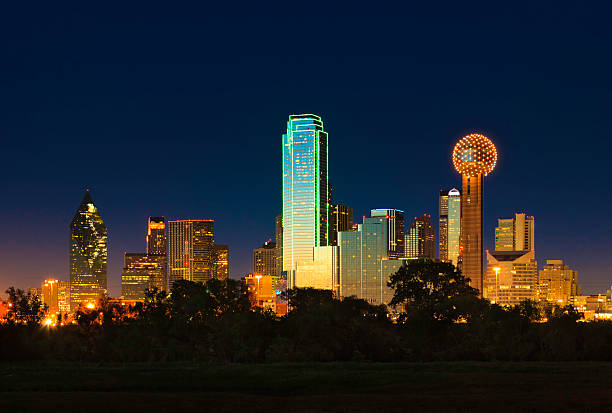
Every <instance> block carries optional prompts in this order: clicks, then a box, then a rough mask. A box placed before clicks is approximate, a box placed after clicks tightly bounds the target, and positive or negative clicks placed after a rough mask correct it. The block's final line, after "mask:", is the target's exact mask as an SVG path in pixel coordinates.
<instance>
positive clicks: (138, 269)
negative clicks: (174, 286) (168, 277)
mask: <svg viewBox="0 0 612 413" xmlns="http://www.w3.org/2000/svg"><path fill="white" fill-rule="evenodd" d="M123 259H124V266H123V271H122V273H121V295H122V296H123V298H125V299H126V300H144V298H145V290H146V289H148V288H154V287H157V288H158V289H159V290H160V291H165V290H166V287H163V288H162V286H160V282H159V280H161V279H165V274H166V256H165V255H162V254H146V253H145V254H143V253H125V254H124V258H123Z"/></svg>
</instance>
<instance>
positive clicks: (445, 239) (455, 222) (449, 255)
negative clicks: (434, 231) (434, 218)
mask: <svg viewBox="0 0 612 413" xmlns="http://www.w3.org/2000/svg"><path fill="white" fill-rule="evenodd" d="M438 204H439V208H440V209H439V211H440V213H439V218H438V223H439V226H438V231H439V234H438V248H439V250H438V251H439V255H438V257H439V258H440V260H441V261H448V262H450V263H452V264H453V265H455V266H456V265H457V264H458V262H459V247H460V245H461V192H459V190H457V189H455V188H453V189H451V190H450V191H444V190H443V191H440V198H439V202H438Z"/></svg>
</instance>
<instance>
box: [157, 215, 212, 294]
mask: <svg viewBox="0 0 612 413" xmlns="http://www.w3.org/2000/svg"><path fill="white" fill-rule="evenodd" d="M213 226H214V220H212V219H186V220H179V221H169V222H168V276H169V277H168V278H169V287H170V288H172V284H173V283H174V282H176V281H178V280H189V281H194V282H202V283H205V282H206V281H208V280H210V279H211V278H213V276H214V264H215V262H214V245H215V242H214V235H213Z"/></svg>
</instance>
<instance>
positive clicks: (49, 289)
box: [42, 280, 60, 314]
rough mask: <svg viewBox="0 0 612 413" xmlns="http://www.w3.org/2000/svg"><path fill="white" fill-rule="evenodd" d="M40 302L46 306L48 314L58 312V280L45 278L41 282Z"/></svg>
mask: <svg viewBox="0 0 612 413" xmlns="http://www.w3.org/2000/svg"><path fill="white" fill-rule="evenodd" d="M42 302H43V303H44V304H45V305H46V306H47V313H48V314H56V313H59V311H60V309H59V281H58V280H45V281H43V283H42Z"/></svg>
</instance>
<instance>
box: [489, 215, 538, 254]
mask: <svg viewBox="0 0 612 413" xmlns="http://www.w3.org/2000/svg"><path fill="white" fill-rule="evenodd" d="M534 223H535V220H534V218H533V217H530V216H525V214H514V218H508V219H502V218H500V219H498V220H497V227H496V228H495V251H532V250H535V244H534Z"/></svg>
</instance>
